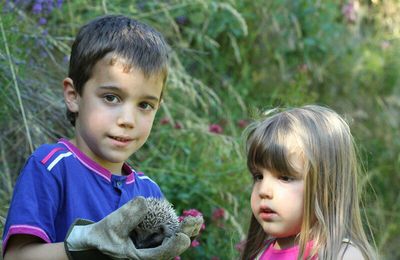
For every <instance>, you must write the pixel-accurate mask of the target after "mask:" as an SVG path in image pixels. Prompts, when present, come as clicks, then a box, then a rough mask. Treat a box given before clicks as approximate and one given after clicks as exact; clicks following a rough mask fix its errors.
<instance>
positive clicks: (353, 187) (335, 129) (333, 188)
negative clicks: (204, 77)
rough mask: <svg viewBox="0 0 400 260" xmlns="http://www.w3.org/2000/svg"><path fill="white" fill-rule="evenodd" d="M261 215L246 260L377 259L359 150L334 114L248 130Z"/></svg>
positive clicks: (255, 206)
mask: <svg viewBox="0 0 400 260" xmlns="http://www.w3.org/2000/svg"><path fill="white" fill-rule="evenodd" d="M246 151H247V166H248V168H249V170H250V172H251V174H252V176H253V179H254V185H253V190H252V194H251V209H252V212H253V215H252V217H251V221H250V227H249V231H248V236H247V239H246V243H245V247H244V251H243V254H242V259H244V260H248V259H268V260H271V259H280V260H282V259H320V260H321V259H323V260H326V259H328V260H331V259H335V260H336V259H376V256H375V252H374V250H373V248H372V246H371V245H370V244H369V243H368V240H367V237H366V235H365V232H364V230H363V226H362V221H361V214H360V209H359V201H358V190H357V180H356V179H357V174H358V172H359V165H358V163H357V155H356V150H355V147H354V143H353V137H352V135H351V133H350V129H349V126H348V125H347V124H346V122H345V121H344V120H343V119H342V118H341V117H340V116H339V115H338V114H337V113H335V112H334V111H332V110H330V109H328V108H325V107H321V106H317V105H308V106H304V107H301V108H294V109H290V110H287V111H284V112H280V113H278V114H275V115H273V116H271V117H269V118H267V119H266V120H264V121H262V122H256V123H254V124H253V125H251V126H250V127H249V128H248V135H247V143H246Z"/></svg>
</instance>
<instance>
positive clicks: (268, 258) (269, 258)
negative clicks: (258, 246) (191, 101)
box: [256, 241, 318, 260]
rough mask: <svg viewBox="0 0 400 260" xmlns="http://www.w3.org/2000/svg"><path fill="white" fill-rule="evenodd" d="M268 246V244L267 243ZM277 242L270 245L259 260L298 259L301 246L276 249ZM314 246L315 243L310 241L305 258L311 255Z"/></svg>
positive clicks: (315, 259) (314, 258)
mask: <svg viewBox="0 0 400 260" xmlns="http://www.w3.org/2000/svg"><path fill="white" fill-rule="evenodd" d="M267 244H268V243H267ZM274 245H275V241H274V242H272V243H269V246H268V247H267V248H266V249H265V250H264V252H263V253H262V254H261V256H260V257H258V258H256V259H257V260H275V259H277V260H293V259H297V256H298V254H299V246H298V245H297V246H294V247H289V248H286V249H275V248H274ZM312 246H313V242H312V241H310V242H308V243H307V245H306V251H305V256H307V255H309V254H310V252H311V249H312ZM312 259H313V260H317V259H318V257H317V256H315V257H313V258H312Z"/></svg>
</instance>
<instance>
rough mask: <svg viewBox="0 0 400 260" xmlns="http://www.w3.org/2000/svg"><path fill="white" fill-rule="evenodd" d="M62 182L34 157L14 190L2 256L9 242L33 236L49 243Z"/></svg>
mask: <svg viewBox="0 0 400 260" xmlns="http://www.w3.org/2000/svg"><path fill="white" fill-rule="evenodd" d="M61 188H62V185H61V182H60V181H59V180H57V178H56V176H55V175H54V174H52V173H51V172H50V171H48V170H47V168H46V166H45V165H44V164H43V163H42V162H41V161H40V160H39V159H38V158H37V157H35V156H34V155H32V156H31V157H30V158H29V159H28V161H27V162H26V164H25V166H24V168H23V170H22V171H21V173H20V175H19V177H18V179H17V182H16V184H15V187H14V193H13V197H12V199H11V203H10V208H9V210H8V215H7V219H6V223H5V227H4V232H3V254H4V253H5V249H6V246H7V242H8V240H9V238H10V237H11V236H13V235H16V234H25V235H32V236H36V237H39V238H41V239H42V240H43V241H44V242H47V243H51V242H54V240H55V236H56V233H55V226H54V220H55V217H56V214H57V209H58V205H59V201H60V194H62V193H61V192H60V189H61Z"/></svg>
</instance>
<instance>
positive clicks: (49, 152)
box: [32, 142, 69, 160]
mask: <svg viewBox="0 0 400 260" xmlns="http://www.w3.org/2000/svg"><path fill="white" fill-rule="evenodd" d="M68 151H69V150H68V148H67V147H65V145H63V144H62V143H60V142H57V143H51V144H42V145H40V146H39V147H38V148H36V150H35V151H34V152H33V153H32V156H34V157H36V158H38V159H40V160H44V159H46V158H50V157H52V156H53V155H55V154H58V153H62V152H68Z"/></svg>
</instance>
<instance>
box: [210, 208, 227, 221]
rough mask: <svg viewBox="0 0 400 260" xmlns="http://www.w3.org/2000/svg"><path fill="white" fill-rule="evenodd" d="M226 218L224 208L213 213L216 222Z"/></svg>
mask: <svg viewBox="0 0 400 260" xmlns="http://www.w3.org/2000/svg"><path fill="white" fill-rule="evenodd" d="M224 217H225V210H224V208H216V209H215V210H214V211H213V214H212V219H213V220H214V221H216V220H218V219H221V218H224Z"/></svg>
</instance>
